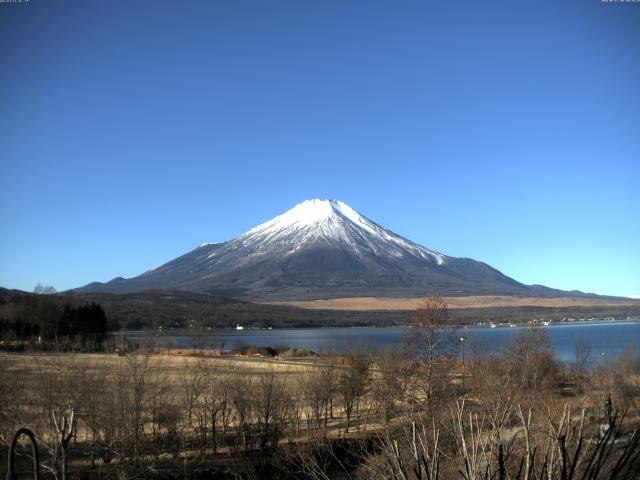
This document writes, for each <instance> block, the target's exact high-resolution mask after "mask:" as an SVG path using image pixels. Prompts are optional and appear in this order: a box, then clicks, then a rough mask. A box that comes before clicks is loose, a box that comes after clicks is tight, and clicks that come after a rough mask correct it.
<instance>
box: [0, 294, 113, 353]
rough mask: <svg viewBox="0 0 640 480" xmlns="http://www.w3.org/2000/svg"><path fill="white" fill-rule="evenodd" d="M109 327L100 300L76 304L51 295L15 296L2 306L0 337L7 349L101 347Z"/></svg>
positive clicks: (79, 348) (84, 348) (83, 348)
mask: <svg viewBox="0 0 640 480" xmlns="http://www.w3.org/2000/svg"><path fill="white" fill-rule="evenodd" d="M107 330H108V322H107V316H106V314H105V311H104V309H103V308H102V306H101V305H100V304H98V303H95V302H91V303H89V304H85V305H73V304H70V303H68V302H66V301H65V299H64V298H57V297H54V296H51V295H30V294H23V295H15V296H14V297H13V298H12V299H11V301H10V302H7V303H5V304H3V305H0V340H1V341H2V344H3V345H4V346H5V348H8V347H11V346H13V347H19V346H23V345H24V344H26V343H30V344H37V345H40V346H42V347H47V348H49V347H51V348H61V349H76V350H83V351H84V350H92V351H95V350H99V349H100V348H101V347H102V342H103V341H104V338H105V336H106V333H107Z"/></svg>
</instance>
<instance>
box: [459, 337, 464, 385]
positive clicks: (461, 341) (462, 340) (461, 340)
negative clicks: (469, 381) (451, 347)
mask: <svg viewBox="0 0 640 480" xmlns="http://www.w3.org/2000/svg"><path fill="white" fill-rule="evenodd" d="M460 345H461V347H462V388H464V337H460Z"/></svg>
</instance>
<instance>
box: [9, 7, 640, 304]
mask: <svg viewBox="0 0 640 480" xmlns="http://www.w3.org/2000/svg"><path fill="white" fill-rule="evenodd" d="M314 197H320V198H337V199H340V200H343V201H345V202H346V203H348V204H349V205H351V206H352V207H353V208H355V209H356V210H358V211H360V212H361V213H363V214H364V215H366V216H368V217H369V218H371V219H372V220H374V221H376V222H377V223H380V224H382V225H384V226H386V227H388V228H390V229H391V230H393V231H395V232H396V233H399V234H401V235H403V236H405V237H408V238H409V239H411V240H413V241H416V242H418V243H421V244H423V245H425V246H427V247H429V248H432V249H435V250H438V251H441V252H443V253H445V254H448V255H453V256H465V257H471V258H474V259H477V260H482V261H485V262H487V263H489V264H490V265H492V266H494V267H496V268H498V269H499V270H501V271H502V272H504V273H505V274H507V275H509V276H512V277H514V278H515V279H517V280H519V281H521V282H524V283H539V284H544V285H547V286H551V287H556V288H562V289H580V290H583V291H589V292H596V293H601V294H615V295H625V296H627V295H640V3H635V4H633V3H603V2H601V1H600V0H574V1H572V0H553V1H542V0H535V1H517V2H514V1H502V2H494V1H491V0H488V1H482V2H478V1H476V0H473V1H462V0H460V1H455V2H442V1H424V0H420V1H401V2H398V1H385V2H380V1H372V0H363V1H344V0H336V1H311V0H291V1H277V0H274V1H264V0H256V1H239V0H229V1H198V0H192V1H189V2H181V1H163V0H153V1H142V0H139V1H130V0H126V1H115V0H114V1H102V2H87V1H55V2H54V1H49V0H46V1H45V0H30V1H28V2H24V3H0V205H1V221H0V285H1V286H4V287H8V288H20V289H25V290H32V289H33V287H34V285H35V284H36V283H37V282H41V283H44V284H50V285H53V286H55V287H56V288H57V289H58V290H63V289H67V288H72V287H77V286H81V285H83V284H86V283H88V282H91V281H94V280H98V281H107V280H109V279H111V278H113V277H116V276H125V277H129V276H133V275H137V274H139V273H141V272H143V271H145V270H147V269H149V268H152V267H155V266H158V265H160V264H162V263H164V262H166V261H168V260H170V259H172V258H174V257H176V256H178V255H180V254H182V253H185V252H186V251H188V250H191V249H192V248H194V247H196V246H197V245H198V244H200V243H204V242H217V241H224V240H227V239H230V238H232V237H235V236H237V235H239V234H241V233H243V232H244V231H246V230H248V229H249V228H251V227H253V226H254V225H256V224H258V223H261V222H263V221H266V220H268V219H269V218H271V217H273V216H275V215H277V214H279V213H282V212H283V211H285V210H287V209H289V208H291V207H292V206H293V205H295V204H296V203H298V202H300V201H303V200H305V199H308V198H314Z"/></svg>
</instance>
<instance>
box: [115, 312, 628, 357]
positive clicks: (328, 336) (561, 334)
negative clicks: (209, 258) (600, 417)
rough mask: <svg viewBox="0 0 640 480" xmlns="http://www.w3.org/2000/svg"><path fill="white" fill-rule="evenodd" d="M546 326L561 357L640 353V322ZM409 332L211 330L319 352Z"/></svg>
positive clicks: (474, 341) (486, 340) (489, 344)
mask: <svg viewBox="0 0 640 480" xmlns="http://www.w3.org/2000/svg"><path fill="white" fill-rule="evenodd" d="M538 328H541V329H543V330H545V331H546V332H547V334H548V336H549V340H550V341H551V345H552V347H553V349H554V352H555V354H556V356H557V357H558V358H559V359H560V360H563V361H571V360H572V359H573V348H574V345H575V344H576V343H577V342H578V341H581V340H585V341H587V342H588V343H589V344H590V345H591V347H592V350H593V354H594V357H595V358H600V359H602V358H615V357H618V356H619V355H620V354H621V353H622V352H623V350H624V349H625V347H627V346H628V345H633V346H635V348H636V350H637V351H638V352H640V323H638V322H602V323H572V324H552V325H550V326H543V327H538ZM524 330H526V327H515V328H509V327H497V328H484V327H469V328H465V329H460V330H458V332H457V336H458V337H465V338H466V341H465V350H466V352H467V354H468V353H469V352H470V351H472V350H474V349H475V350H480V351H484V352H489V353H491V352H498V351H499V350H500V349H501V348H503V347H505V346H508V345H509V343H510V342H511V341H512V340H513V338H514V337H515V336H516V335H518V334H519V333H521V332H523V331H524ZM406 332H407V328H406V327H387V328H376V327H357V328H345V327H338V328H299V329H274V330H241V331H237V330H222V331H216V332H210V335H208V337H207V342H206V344H207V346H209V347H211V346H212V345H214V347H213V348H215V345H216V342H217V341H218V340H219V339H224V341H225V349H231V348H233V346H234V344H235V343H236V342H237V341H239V340H242V341H244V342H246V343H247V344H249V345H254V346H259V347H268V346H271V347H274V346H281V345H287V346H289V347H297V348H306V349H309V350H313V351H316V352H321V351H326V350H328V349H331V348H335V349H336V350H337V351H344V350H345V349H346V348H347V347H348V346H349V345H353V344H365V345H371V346H372V347H374V348H376V349H379V348H384V347H399V346H401V344H402V337H403V335H404V334H405V333H406ZM140 335H142V332H128V333H127V334H126V336H127V337H129V338H132V339H135V338H137V337H139V336H140ZM167 337H170V338H171V344H172V346H173V347H174V348H189V347H191V346H192V345H193V337H189V336H188V335H185V334H184V333H182V332H170V333H161V334H157V339H158V340H157V341H158V344H159V345H163V343H164V341H165V340H164V339H166V338H167Z"/></svg>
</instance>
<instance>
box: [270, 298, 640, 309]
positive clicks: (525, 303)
mask: <svg viewBox="0 0 640 480" xmlns="http://www.w3.org/2000/svg"><path fill="white" fill-rule="evenodd" d="M422 300H423V298H416V297H405V298H389V297H351V298H330V299H326V300H302V301H288V302H269V303H270V304H273V305H293V306H296V307H300V308H306V309H311V310H352V311H384V310H414V309H415V308H416V307H417V305H418V304H419V303H420V302H421V301H422ZM445 300H446V302H447V305H448V307H449V308H450V309H467V308H499V307H616V306H640V300H635V299H613V298H581V297H557V298H553V297H550V298H539V297H517V296H507V295H503V296H468V297H445Z"/></svg>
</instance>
